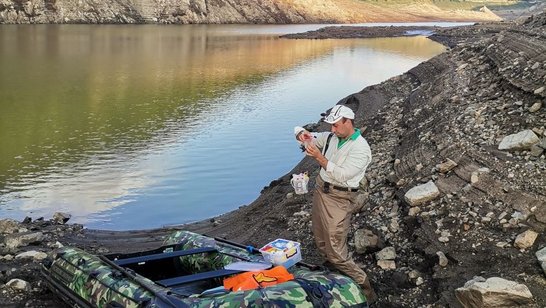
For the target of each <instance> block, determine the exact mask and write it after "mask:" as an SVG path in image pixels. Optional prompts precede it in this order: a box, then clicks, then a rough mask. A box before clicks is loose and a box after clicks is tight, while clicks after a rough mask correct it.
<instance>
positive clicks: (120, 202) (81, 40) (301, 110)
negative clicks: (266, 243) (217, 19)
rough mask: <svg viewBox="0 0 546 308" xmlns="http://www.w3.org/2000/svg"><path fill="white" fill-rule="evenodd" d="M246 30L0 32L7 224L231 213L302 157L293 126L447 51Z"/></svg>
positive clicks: (175, 219) (423, 43)
mask: <svg viewBox="0 0 546 308" xmlns="http://www.w3.org/2000/svg"><path fill="white" fill-rule="evenodd" d="M238 27H239V28H241V29H244V31H243V32H244V34H241V33H240V32H239V31H235V30H236V29H237V28H236V27H234V26H229V27H227V28H226V27H223V26H216V27H214V26H188V27H185V26H183V27H181V26H176V27H162V26H87V25H85V26H84V25H82V26H5V27H0V67H2V70H0V108H1V110H2V112H1V113H0V157H2V159H1V160H0V216H9V217H14V218H18V219H21V218H22V217H24V216H25V215H29V214H30V215H32V216H33V217H35V216H39V215H45V216H48V215H51V213H52V212H54V211H57V210H64V211H67V212H70V213H72V214H73V215H75V217H76V218H75V219H74V221H78V222H85V223H87V224H88V225H89V226H95V227H107V228H112V229H125V228H133V227H144V226H158V225H163V224H168V223H181V222H185V221H190V220H195V219H200V218H204V217H208V216H211V215H215V214H219V213H222V212H225V211H227V210H230V209H233V208H236V207H237V206H239V205H240V204H243V203H247V202H250V201H251V200H253V199H254V198H255V197H256V195H257V194H258V192H259V190H260V188H261V187H263V186H264V185H266V184H267V183H269V181H271V180H272V179H274V178H276V177H277V176H280V175H281V174H283V173H284V172H286V171H288V170H289V169H290V168H291V167H292V165H293V164H294V162H295V161H297V160H299V158H300V156H299V154H300V153H298V152H297V149H296V151H294V149H295V148H296V147H292V144H291V142H292V140H291V138H290V136H289V135H288V136H287V135H286V131H287V130H288V131H289V130H290V129H289V128H290V127H291V126H293V125H295V124H300V123H306V122H314V121H316V119H317V115H318V113H320V112H322V111H323V110H324V109H325V108H327V107H329V106H330V105H332V104H333V103H335V101H337V100H338V99H339V98H341V97H343V96H345V95H347V94H348V93H351V92H355V91H358V90H360V89H361V88H363V87H364V86H365V85H366V84H371V83H377V82H379V81H381V80H384V79H386V78H388V77H390V76H392V75H395V74H398V73H400V72H403V71H405V70H407V69H409V68H410V67H412V66H414V65H415V64H416V63H418V62H420V61H422V60H425V59H427V58H429V57H432V56H433V55H435V54H438V53H440V52H442V50H443V47H442V46H440V45H438V44H436V43H433V42H431V41H429V40H427V39H425V38H399V39H393V38H391V39H371V40H282V39H277V37H276V35H271V34H258V33H259V32H260V31H256V32H252V31H249V30H248V29H249V28H248V27H252V26H248V27H241V26H238ZM269 27H271V26H269ZM257 28H260V27H257ZM225 29H229V30H230V31H226V30H225ZM249 32H250V33H249ZM264 132H265V133H264ZM264 134H266V135H267V138H266V137H264ZM264 138H266V139H267V143H263V142H260V145H262V146H261V147H259V148H258V149H256V147H255V146H254V144H253V140H256V139H258V140H263V139H264ZM249 149H252V150H249ZM210 187H213V188H214V189H210ZM196 205H198V206H196ZM151 207H152V208H153V209H154V211H153V213H149V212H150V208H151ZM143 213H146V214H143ZM116 214H119V215H124V216H123V217H125V218H126V217H127V216H125V215H128V216H129V217H131V219H130V220H127V219H121V220H116Z"/></svg>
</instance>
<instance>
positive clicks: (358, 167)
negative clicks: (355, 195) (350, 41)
mask: <svg viewBox="0 0 546 308" xmlns="http://www.w3.org/2000/svg"><path fill="white" fill-rule="evenodd" d="M329 134H330V133H328V132H324V133H311V135H313V136H314V137H315V138H314V142H315V145H316V146H317V147H318V148H320V149H323V148H324V147H325V146H326V140H327V139H328V135H329ZM339 141H340V140H339V138H338V137H337V136H336V135H335V134H334V135H333V136H332V138H331V139H330V144H329V145H328V150H327V151H326V153H323V154H324V157H326V159H327V160H328V164H327V166H326V170H324V168H321V169H320V177H321V178H322V179H323V180H324V181H325V182H328V183H331V184H333V185H336V186H342V187H351V188H357V187H358V186H359V185H360V181H361V180H362V178H364V175H365V174H366V168H367V167H368V165H369V164H370V162H371V161H372V151H371V149H370V146H369V145H368V142H367V141H366V139H364V138H363V137H362V136H361V135H360V134H359V135H358V137H357V138H356V139H354V140H353V139H349V140H347V141H346V142H345V143H344V144H343V145H342V146H341V148H339V149H338V144H339Z"/></svg>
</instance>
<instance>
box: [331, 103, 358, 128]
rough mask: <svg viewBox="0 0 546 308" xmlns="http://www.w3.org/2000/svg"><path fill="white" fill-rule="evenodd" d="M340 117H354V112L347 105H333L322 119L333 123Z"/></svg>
mask: <svg viewBox="0 0 546 308" xmlns="http://www.w3.org/2000/svg"><path fill="white" fill-rule="evenodd" d="M341 118H347V119H354V118H355V113H354V112H353V111H352V110H351V108H349V107H347V106H343V105H335V106H334V108H332V110H331V111H330V114H329V115H328V116H327V117H326V118H325V119H324V122H326V123H329V124H334V123H336V122H337V121H339V120H341Z"/></svg>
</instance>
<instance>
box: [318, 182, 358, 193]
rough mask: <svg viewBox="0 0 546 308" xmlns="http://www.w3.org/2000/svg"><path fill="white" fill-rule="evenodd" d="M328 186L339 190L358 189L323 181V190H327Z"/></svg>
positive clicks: (354, 190)
mask: <svg viewBox="0 0 546 308" xmlns="http://www.w3.org/2000/svg"><path fill="white" fill-rule="evenodd" d="M330 187H331V188H333V189H336V190H341V191H350V192H356V191H358V188H351V187H341V186H336V185H332V184H330V183H328V182H324V192H328V190H329V189H330Z"/></svg>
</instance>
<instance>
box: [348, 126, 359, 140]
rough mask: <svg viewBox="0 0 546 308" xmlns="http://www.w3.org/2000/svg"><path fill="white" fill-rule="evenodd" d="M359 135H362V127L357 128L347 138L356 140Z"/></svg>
mask: <svg viewBox="0 0 546 308" xmlns="http://www.w3.org/2000/svg"><path fill="white" fill-rule="evenodd" d="M358 136H360V129H358V128H355V132H354V133H353V134H352V135H351V136H350V137H349V138H347V139H351V140H355V139H356V138H358Z"/></svg>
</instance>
